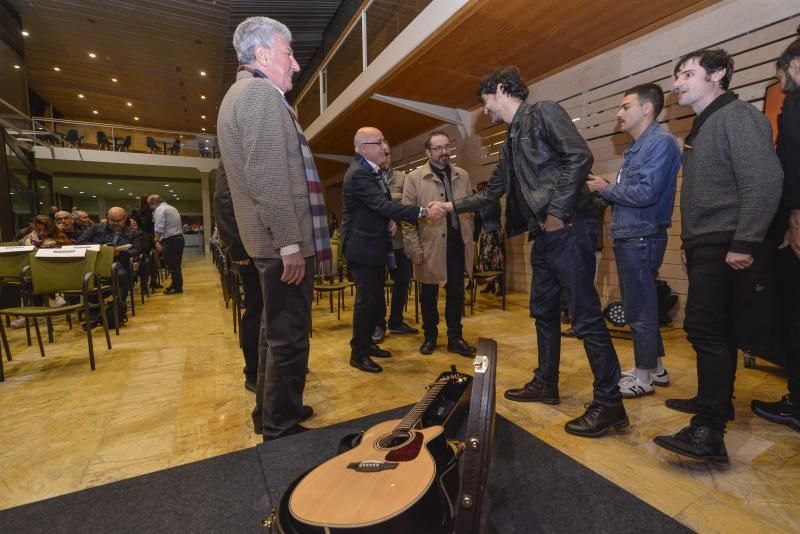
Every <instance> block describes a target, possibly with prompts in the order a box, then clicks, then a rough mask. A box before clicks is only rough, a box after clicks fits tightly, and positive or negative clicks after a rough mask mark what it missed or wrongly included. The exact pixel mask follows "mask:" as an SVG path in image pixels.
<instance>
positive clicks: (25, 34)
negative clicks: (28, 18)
mask: <svg viewBox="0 0 800 534" xmlns="http://www.w3.org/2000/svg"><path fill="white" fill-rule="evenodd" d="M22 36H23V37H30V36H31V34H30V33H28V32H27V31H25V30H22Z"/></svg>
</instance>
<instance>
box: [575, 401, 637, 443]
mask: <svg viewBox="0 0 800 534" xmlns="http://www.w3.org/2000/svg"><path fill="white" fill-rule="evenodd" d="M584 408H586V412H584V414H583V415H582V416H580V417H578V418H577V419H573V420H572V421H569V422H567V424H566V425H564V430H565V431H567V432H568V433H570V434H574V435H576V436H582V437H585V438H596V437H598V436H602V435H603V434H605V433H606V432H608V430H609V429H610V428H611V427H612V426H613V427H614V428H617V429H620V428H625V427H627V426H628V425H630V424H631V423H630V421H628V414H626V413H625V406H623V405H622V403H621V402H620V403H619V404H617V405H616V406H606V405H604V404H598V403H596V402H590V403H588V404H586V405H585V406H584Z"/></svg>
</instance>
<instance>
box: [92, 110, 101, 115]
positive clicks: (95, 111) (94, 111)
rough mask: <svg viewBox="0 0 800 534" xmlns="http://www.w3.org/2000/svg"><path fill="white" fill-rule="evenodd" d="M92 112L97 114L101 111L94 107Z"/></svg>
mask: <svg viewBox="0 0 800 534" xmlns="http://www.w3.org/2000/svg"><path fill="white" fill-rule="evenodd" d="M92 113H94V114H95V115H97V114H98V113H100V112H99V111H97V110H96V109H93V110H92Z"/></svg>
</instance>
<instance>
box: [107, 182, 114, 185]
mask: <svg viewBox="0 0 800 534" xmlns="http://www.w3.org/2000/svg"><path fill="white" fill-rule="evenodd" d="M106 183H107V184H108V185H111V184H113V183H114V182H106Z"/></svg>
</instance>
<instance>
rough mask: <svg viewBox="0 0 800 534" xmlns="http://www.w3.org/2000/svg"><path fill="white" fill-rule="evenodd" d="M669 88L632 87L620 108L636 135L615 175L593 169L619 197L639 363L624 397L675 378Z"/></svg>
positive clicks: (601, 184) (614, 232)
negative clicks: (664, 306) (666, 276)
mask: <svg viewBox="0 0 800 534" xmlns="http://www.w3.org/2000/svg"><path fill="white" fill-rule="evenodd" d="M663 105H664V93H663V91H662V90H661V88H660V87H659V86H658V85H656V84H653V83H648V84H643V85H637V86H636V87H634V88H632V89H629V90H628V91H626V92H625V96H624V98H623V99H622V103H621V104H620V105H619V111H618V112H617V121H618V122H619V124H620V127H621V129H622V131H623V132H627V133H628V134H629V135H630V136H631V137H633V144H631V146H630V147H628V149H627V150H625V155H624V161H623V164H622V168H621V169H620V170H619V173H618V174H617V179H616V182H615V183H608V182H607V181H606V180H604V179H603V178H600V177H599V176H595V175H593V174H590V175H589V179H588V180H587V182H586V184H587V186H588V187H589V190H591V191H599V192H600V195H601V197H602V199H603V200H604V201H606V202H608V203H609V204H612V205H613V213H612V215H611V237H612V239H613V240H614V256H615V257H616V260H617V272H618V274H619V283H620V287H621V289H622V305H623V308H624V310H625V321H626V323H627V324H628V325H629V326H630V327H631V333H632V335H633V354H634V359H635V361H636V366H635V367H634V368H633V369H631V370H629V371H625V372H623V373H622V378H621V379H620V382H619V389H620V393H622V396H623V397H626V398H633V397H641V396H643V395H648V394H650V393H653V391H654V389H653V385H654V384H655V385H659V386H666V385H667V384H669V374H668V373H667V371H666V369H664V365H663V364H662V361H661V358H662V357H663V356H664V344H663V342H662V340H661V332H660V331H659V323H658V300H657V296H656V277H657V276H658V269H659V267H661V261H662V260H663V259H664V250H665V249H666V247H667V228H669V227H670V226H671V225H672V207H673V204H674V202H675V189H676V184H677V175H678V169H679V168H680V166H681V150H680V148H679V146H678V142H677V141H676V140H675V138H674V137H672V135H670V134H669V133H668V132H666V131H664V130H663V129H661V127H660V126H659V125H658V121H657V118H658V114H659V113H660V112H661V108H662V107H663Z"/></svg>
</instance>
